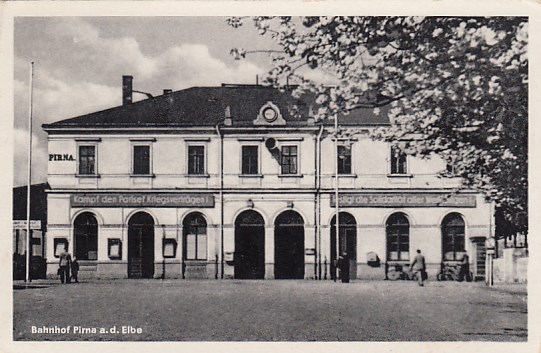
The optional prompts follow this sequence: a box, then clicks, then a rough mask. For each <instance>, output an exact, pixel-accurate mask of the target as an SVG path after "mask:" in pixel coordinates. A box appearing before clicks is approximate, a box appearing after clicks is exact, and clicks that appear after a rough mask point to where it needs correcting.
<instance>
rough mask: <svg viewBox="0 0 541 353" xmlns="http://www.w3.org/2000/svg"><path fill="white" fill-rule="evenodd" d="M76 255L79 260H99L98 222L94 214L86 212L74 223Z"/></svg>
mask: <svg viewBox="0 0 541 353" xmlns="http://www.w3.org/2000/svg"><path fill="white" fill-rule="evenodd" d="M73 235H74V240H75V243H74V247H75V249H74V255H75V258H77V260H97V259H98V221H97V220H96V217H95V216H94V214H92V213H90V212H84V213H81V214H80V215H78V216H77V218H75V221H74V222H73Z"/></svg>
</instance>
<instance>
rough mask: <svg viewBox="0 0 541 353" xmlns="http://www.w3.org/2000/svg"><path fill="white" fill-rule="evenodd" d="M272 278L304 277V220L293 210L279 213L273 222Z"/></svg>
mask: <svg viewBox="0 0 541 353" xmlns="http://www.w3.org/2000/svg"><path fill="white" fill-rule="evenodd" d="M274 278H276V279H303V278H304V221H303V220H302V217H301V216H300V215H299V214H298V213H297V212H295V211H285V212H283V213H281V214H280V215H279V216H278V217H277V218H276V221H275V222H274Z"/></svg>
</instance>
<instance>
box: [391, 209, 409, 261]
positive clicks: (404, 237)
mask: <svg viewBox="0 0 541 353" xmlns="http://www.w3.org/2000/svg"><path fill="white" fill-rule="evenodd" d="M387 258H388V259H390V260H404V261H407V260H409V222H408V219H407V218H406V216H404V215H403V214H401V213H395V214H393V215H391V216H390V217H389V219H388V220H387Z"/></svg>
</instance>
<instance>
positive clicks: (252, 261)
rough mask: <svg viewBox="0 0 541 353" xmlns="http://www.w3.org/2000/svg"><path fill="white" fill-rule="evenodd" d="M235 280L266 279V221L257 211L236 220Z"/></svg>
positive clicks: (243, 214)
mask: <svg viewBox="0 0 541 353" xmlns="http://www.w3.org/2000/svg"><path fill="white" fill-rule="evenodd" d="M234 260H235V278H236V279H263V278H264V277H265V221H264V220H263V217H261V215H260V214H259V213H257V212H256V211H252V210H249V211H244V212H242V213H241V214H240V215H239V216H238V217H237V219H236V220H235V257H234Z"/></svg>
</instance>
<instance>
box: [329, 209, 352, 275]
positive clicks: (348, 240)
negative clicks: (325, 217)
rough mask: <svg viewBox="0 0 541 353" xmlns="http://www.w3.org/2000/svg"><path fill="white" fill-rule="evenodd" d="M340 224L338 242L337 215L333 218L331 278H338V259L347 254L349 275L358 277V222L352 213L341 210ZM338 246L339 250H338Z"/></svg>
mask: <svg viewBox="0 0 541 353" xmlns="http://www.w3.org/2000/svg"><path fill="white" fill-rule="evenodd" d="M339 217H340V224H338V232H339V234H340V236H339V237H338V243H337V239H336V216H334V217H333V218H332V220H331V279H335V278H336V272H337V271H336V266H335V264H336V259H337V258H338V256H340V255H345V254H347V257H348V259H349V277H350V279H356V278H357V222H356V221H355V217H353V216H352V215H351V214H350V213H347V212H340V215H339ZM337 246H338V251H337Z"/></svg>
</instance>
